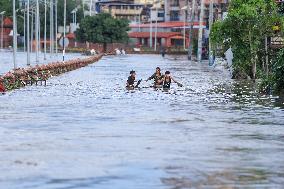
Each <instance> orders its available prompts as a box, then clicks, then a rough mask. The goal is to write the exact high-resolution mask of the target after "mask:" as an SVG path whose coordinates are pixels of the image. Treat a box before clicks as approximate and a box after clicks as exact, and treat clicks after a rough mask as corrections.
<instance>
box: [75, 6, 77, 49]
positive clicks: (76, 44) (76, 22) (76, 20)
mask: <svg viewBox="0 0 284 189" xmlns="http://www.w3.org/2000/svg"><path fill="white" fill-rule="evenodd" d="M76 30H77V8H76V11H75V31H76ZM75 47H77V40H76V38H75Z"/></svg>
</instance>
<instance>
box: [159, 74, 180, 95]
mask: <svg viewBox="0 0 284 189" xmlns="http://www.w3.org/2000/svg"><path fill="white" fill-rule="evenodd" d="M162 82H163V89H166V90H168V89H170V88H171V83H172V82H174V83H176V84H177V85H178V86H179V87H182V86H183V85H182V84H181V83H179V82H177V81H176V80H175V79H174V78H173V77H172V76H171V73H170V72H169V71H166V72H165V76H164V77H163V79H162Z"/></svg>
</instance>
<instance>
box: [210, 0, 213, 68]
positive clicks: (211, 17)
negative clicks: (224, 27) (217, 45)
mask: <svg viewBox="0 0 284 189" xmlns="http://www.w3.org/2000/svg"><path fill="white" fill-rule="evenodd" d="M212 24H213V0H210V5H209V64H210V65H211V63H213V62H211V61H213V51H212V43H211V38H210V32H211V30H212Z"/></svg>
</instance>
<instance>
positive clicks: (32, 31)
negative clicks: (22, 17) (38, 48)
mask: <svg viewBox="0 0 284 189" xmlns="http://www.w3.org/2000/svg"><path fill="white" fill-rule="evenodd" d="M31 15H32V24H31V27H32V28H31V51H32V52H33V41H34V11H33V9H32V14H31Z"/></svg>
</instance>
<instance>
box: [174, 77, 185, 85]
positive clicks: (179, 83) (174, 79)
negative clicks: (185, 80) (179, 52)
mask: <svg viewBox="0 0 284 189" xmlns="http://www.w3.org/2000/svg"><path fill="white" fill-rule="evenodd" d="M171 79H172V80H173V82H175V83H176V84H177V85H178V86H179V87H182V86H183V85H182V84H181V83H179V82H177V81H176V80H175V79H174V78H173V77H171Z"/></svg>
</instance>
